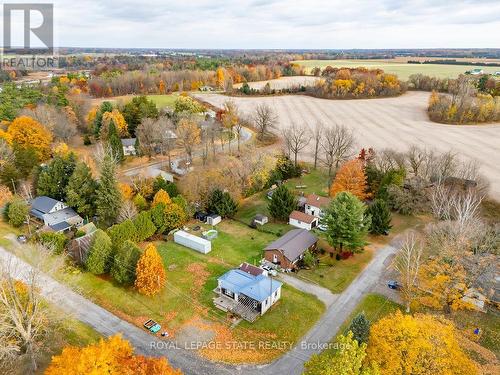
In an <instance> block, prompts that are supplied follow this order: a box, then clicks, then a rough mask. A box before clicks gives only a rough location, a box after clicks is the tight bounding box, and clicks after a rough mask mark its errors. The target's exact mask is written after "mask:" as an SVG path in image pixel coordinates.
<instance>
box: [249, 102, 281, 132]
mask: <svg viewBox="0 0 500 375" xmlns="http://www.w3.org/2000/svg"><path fill="white" fill-rule="evenodd" d="M277 122H278V116H277V115H276V114H275V112H274V111H273V109H272V108H271V107H270V106H268V105H266V104H259V105H258V106H257V108H256V109H255V112H254V114H253V123H254V125H255V128H256V129H257V132H258V138H259V140H260V141H262V140H264V138H265V137H266V136H267V135H269V134H270V133H271V132H272V131H273V130H274V129H275V128H276V125H277Z"/></svg>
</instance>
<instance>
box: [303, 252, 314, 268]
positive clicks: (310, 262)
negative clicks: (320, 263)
mask: <svg viewBox="0 0 500 375" xmlns="http://www.w3.org/2000/svg"><path fill="white" fill-rule="evenodd" d="M302 262H303V263H304V266H306V267H309V268H313V267H316V257H315V256H314V255H313V254H312V253H311V252H310V251H309V250H307V251H306V252H305V253H304V257H303V258H302Z"/></svg>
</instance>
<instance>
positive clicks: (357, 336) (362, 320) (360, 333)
mask: <svg viewBox="0 0 500 375" xmlns="http://www.w3.org/2000/svg"><path fill="white" fill-rule="evenodd" d="M370 325H371V323H370V321H369V320H368V319H367V318H366V316H365V313H364V312H361V313H359V314H358V315H356V316H355V317H354V319H353V320H352V322H351V324H350V325H349V328H348V329H347V332H349V331H351V332H352V338H353V339H354V340H356V341H357V342H358V343H359V344H363V343H365V344H368V337H369V336H370Z"/></svg>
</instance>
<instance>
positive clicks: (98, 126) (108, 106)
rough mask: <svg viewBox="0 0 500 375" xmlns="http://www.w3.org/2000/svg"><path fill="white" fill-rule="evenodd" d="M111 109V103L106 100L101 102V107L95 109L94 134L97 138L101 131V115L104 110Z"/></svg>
mask: <svg viewBox="0 0 500 375" xmlns="http://www.w3.org/2000/svg"><path fill="white" fill-rule="evenodd" d="M112 111H113V104H111V103H110V102H108V101H105V102H102V104H101V107H100V108H99V110H98V111H97V113H96V115H95V119H94V135H95V136H96V137H97V138H98V137H99V134H100V133H101V127H102V116H103V115H104V113H106V112H112Z"/></svg>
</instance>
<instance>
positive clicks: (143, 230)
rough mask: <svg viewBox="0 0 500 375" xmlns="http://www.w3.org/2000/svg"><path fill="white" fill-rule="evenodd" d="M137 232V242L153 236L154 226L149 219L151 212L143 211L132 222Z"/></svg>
mask: <svg viewBox="0 0 500 375" xmlns="http://www.w3.org/2000/svg"><path fill="white" fill-rule="evenodd" d="M133 223H134V226H135V228H136V230H137V241H144V240H146V239H148V238H149V237H151V236H152V235H154V234H155V232H156V226H155V225H154V223H153V221H152V219H151V212H149V211H143V212H141V213H140V214H139V215H137V217H136V218H135V219H134V221H133Z"/></svg>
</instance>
